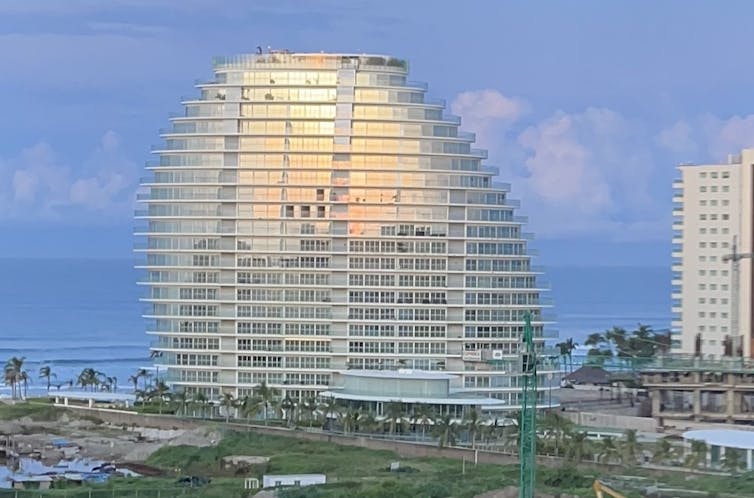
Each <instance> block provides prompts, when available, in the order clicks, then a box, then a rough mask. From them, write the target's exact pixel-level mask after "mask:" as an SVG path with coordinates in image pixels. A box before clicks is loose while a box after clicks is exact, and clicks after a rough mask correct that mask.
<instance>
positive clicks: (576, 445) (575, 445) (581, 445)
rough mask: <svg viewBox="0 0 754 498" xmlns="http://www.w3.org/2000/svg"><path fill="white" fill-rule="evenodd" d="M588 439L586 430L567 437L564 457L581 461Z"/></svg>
mask: <svg viewBox="0 0 754 498" xmlns="http://www.w3.org/2000/svg"><path fill="white" fill-rule="evenodd" d="M588 444H589V441H588V439H587V434H586V432H582V431H579V432H576V433H574V434H572V435H571V437H570V438H569V439H568V445H567V447H566V458H567V459H568V460H570V461H572V462H576V463H578V462H581V460H583V459H584V453H585V452H586V449H587V446H588Z"/></svg>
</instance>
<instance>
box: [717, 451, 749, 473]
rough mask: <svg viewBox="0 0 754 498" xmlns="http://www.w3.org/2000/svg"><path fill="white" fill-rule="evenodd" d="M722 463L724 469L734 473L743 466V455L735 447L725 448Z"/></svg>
mask: <svg viewBox="0 0 754 498" xmlns="http://www.w3.org/2000/svg"><path fill="white" fill-rule="evenodd" d="M722 463H723V468H724V469H725V470H727V471H728V472H731V473H736V472H738V471H739V470H741V467H743V464H744V460H743V455H742V454H741V452H740V451H739V450H737V449H735V448H725V456H724V457H723V462H722Z"/></svg>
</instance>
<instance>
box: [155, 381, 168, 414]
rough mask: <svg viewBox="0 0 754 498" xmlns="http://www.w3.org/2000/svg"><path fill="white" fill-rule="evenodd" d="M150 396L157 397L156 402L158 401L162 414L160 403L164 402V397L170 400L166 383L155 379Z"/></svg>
mask: <svg viewBox="0 0 754 498" xmlns="http://www.w3.org/2000/svg"><path fill="white" fill-rule="evenodd" d="M151 394H152V396H153V397H155V398H157V402H158V403H159V408H158V410H159V413H160V415H162V405H163V403H164V402H165V398H167V399H168V401H170V387H168V385H167V384H165V381H163V380H160V379H157V380H155V383H154V389H153V390H152V393H151Z"/></svg>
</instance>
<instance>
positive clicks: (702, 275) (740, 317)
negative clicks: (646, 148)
mask: <svg viewBox="0 0 754 498" xmlns="http://www.w3.org/2000/svg"><path fill="white" fill-rule="evenodd" d="M753 165H754V149H744V150H743V151H742V152H741V154H740V155H738V156H730V157H729V158H728V162H727V163H726V164H705V165H681V166H679V168H678V169H679V170H680V172H681V178H680V179H679V180H677V181H676V182H675V183H674V184H673V188H674V193H673V202H674V206H673V216H674V220H673V277H672V278H673V282H672V283H673V295H672V298H673V315H674V316H673V330H672V331H673V351H674V352H678V353H687V354H695V353H698V354H701V355H704V356H709V355H712V356H716V357H721V356H744V357H747V358H750V357H751V356H752V352H754V348H753V347H752V343H753V341H754V322H753V321H752V298H754V293H752V285H753V284H754V281H753V280H752V259H751V258H752V252H754V245H753V242H754V241H753V240H752V239H753V237H754V231H753V230H752V223H753V222H754V219H753V218H752V208H753V206H752V201H753V199H754V198H753V195H754V190H753V186H752V182H753V181H754V176H753V175H752V167H754V166H753ZM734 254H736V257H733V255H734Z"/></svg>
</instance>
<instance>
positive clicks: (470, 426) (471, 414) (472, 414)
mask: <svg viewBox="0 0 754 498" xmlns="http://www.w3.org/2000/svg"><path fill="white" fill-rule="evenodd" d="M464 422H465V425H466V431H468V433H469V440H470V441H471V447H472V448H476V437H477V435H478V434H479V431H480V430H481V429H482V426H483V424H482V420H481V418H480V417H479V412H478V411H477V409H476V408H473V409H471V410H470V411H468V412H467V413H466V416H465V417H464Z"/></svg>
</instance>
